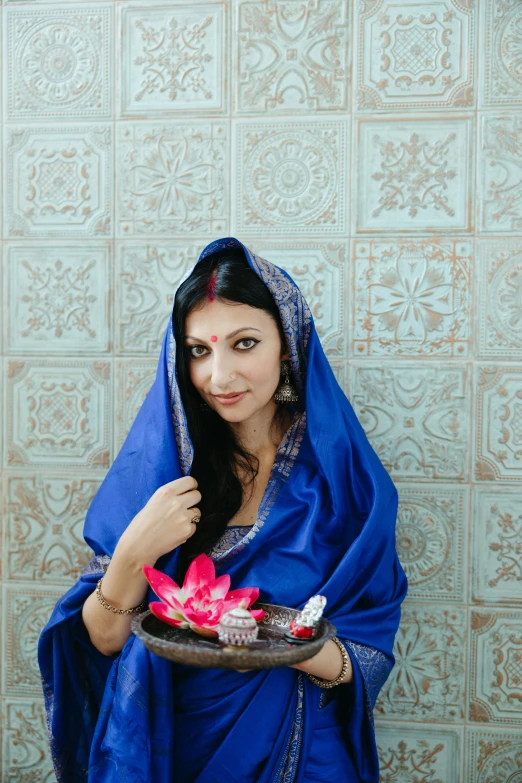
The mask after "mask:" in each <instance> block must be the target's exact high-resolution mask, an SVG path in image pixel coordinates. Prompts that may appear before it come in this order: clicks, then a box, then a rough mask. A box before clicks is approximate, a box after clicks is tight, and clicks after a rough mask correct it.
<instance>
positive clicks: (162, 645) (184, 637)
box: [131, 603, 336, 669]
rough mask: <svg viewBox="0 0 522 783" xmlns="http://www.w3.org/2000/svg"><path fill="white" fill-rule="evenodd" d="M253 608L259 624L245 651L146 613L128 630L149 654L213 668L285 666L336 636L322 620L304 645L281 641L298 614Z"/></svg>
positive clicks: (268, 606)
mask: <svg viewBox="0 0 522 783" xmlns="http://www.w3.org/2000/svg"><path fill="white" fill-rule="evenodd" d="M251 608H253V609H264V610H265V612H266V615H265V617H264V618H263V619H262V620H260V621H259V623H258V627H259V635H258V640H260V641H261V644H260V645H258V646H256V644H257V643H256V642H254V643H253V644H252V645H250V646H249V647H248V648H247V649H245V648H242V649H234V648H232V649H231V648H230V647H225V646H224V645H222V644H221V642H220V641H219V640H218V639H217V637H212V638H210V637H208V636H199V635H198V634H197V633H195V632H194V631H190V630H183V629H180V628H174V626H172V625H169V624H168V623H165V622H163V621H162V620H159V619H158V618H157V617H155V616H154V615H153V614H152V612H151V611H150V609H149V610H147V611H146V612H143V613H142V614H139V615H137V616H136V617H135V618H134V619H133V621H132V624H131V630H132V632H133V633H134V634H136V636H138V637H139V638H140V639H141V640H142V642H143V643H144V645H145V647H147V648H148V649H149V650H150V651H151V652H153V653H156V655H160V656H161V657H162V658H168V659H169V660H170V661H174V662H175V663H184V664H188V665H190V666H200V667H203V668H217V669H271V668H274V667H276V666H289V665H291V664H293V663H300V662H301V661H305V660H307V659H308V658H312V657H313V656H314V655H317V653H318V652H319V650H321V648H322V647H323V645H324V644H325V642H327V641H328V639H331V638H332V637H334V636H335V634H336V628H335V626H334V625H333V624H332V623H331V622H330V621H329V620H326V619H325V618H324V617H323V618H321V620H320V621H319V625H318V627H317V634H316V636H315V638H314V639H311V640H310V641H309V642H306V643H305V644H291V643H290V642H288V641H287V640H286V639H285V638H284V635H285V632H286V631H287V630H288V626H289V624H290V621H291V620H293V619H294V618H295V617H297V615H298V614H299V610H298V609H290V608H288V607H286V606H278V605H277V604H264V603H257V604H255V606H253V607H251Z"/></svg>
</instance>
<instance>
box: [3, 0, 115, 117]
mask: <svg viewBox="0 0 522 783" xmlns="http://www.w3.org/2000/svg"><path fill="white" fill-rule="evenodd" d="M112 12H113V9H112V4H111V5H105V4H99V5H98V4H97V5H91V6H86V5H82V6H81V7H79V8H74V7H73V6H72V5H68V6H66V7H65V8H64V7H63V5H60V4H52V3H51V4H49V3H48V4H47V5H46V7H45V9H44V8H38V9H37V10H35V9H33V8H20V9H18V8H16V9H15V8H13V9H10V8H9V9H7V10H6V14H5V18H4V31H5V43H4V46H5V49H4V51H5V53H6V55H4V56H6V57H7V60H6V67H5V69H4V73H5V92H4V94H5V96H6V102H7V105H6V112H5V116H6V118H8V119H19V118H23V117H26V118H27V119H29V120H34V119H37V118H42V119H49V120H55V121H56V120H58V119H60V118H71V119H74V120H77V119H79V118H80V117H83V118H85V119H110V118H111V117H112V94H113V74H112V70H113V69H112V52H111V51H110V47H111V46H112V43H113V30H112V25H113V21H112Z"/></svg>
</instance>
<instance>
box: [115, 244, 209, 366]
mask: <svg viewBox="0 0 522 783" xmlns="http://www.w3.org/2000/svg"><path fill="white" fill-rule="evenodd" d="M206 244H207V243H206V242H205V241H203V240H192V239H189V238H187V239H186V240H184V241H182V240H169V242H168V244H156V243H150V244H147V245H144V244H139V243H137V242H132V243H122V244H119V245H118V249H117V254H116V297H115V307H116V350H117V351H118V352H119V353H146V354H148V355H149V356H153V355H154V356H158V358H159V353H160V349H161V344H162V342H163V337H164V335H165V331H166V329H167V326H168V324H169V319H170V316H171V314H172V307H173V305H174V291H175V289H176V287H177V285H178V283H179V282H180V280H181V279H182V278H183V276H184V275H185V273H186V272H187V271H188V270H189V269H192V267H193V266H194V264H195V263H196V261H197V260H198V258H199V254H200V253H201V251H202V250H203V248H204V247H205V245H206Z"/></svg>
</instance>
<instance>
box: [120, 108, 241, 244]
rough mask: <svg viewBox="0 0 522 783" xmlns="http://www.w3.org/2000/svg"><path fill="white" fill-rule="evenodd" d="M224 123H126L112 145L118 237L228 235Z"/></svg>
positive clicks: (225, 131)
mask: <svg viewBox="0 0 522 783" xmlns="http://www.w3.org/2000/svg"><path fill="white" fill-rule="evenodd" d="M227 136H228V131H227V124H226V123H225V124H219V123H212V122H205V123H196V122H193V123H191V124H190V125H188V124H175V123H168V124H165V125H161V126H160V125H151V124H149V123H145V124H143V123H139V124H137V123H136V124H135V123H125V124H124V125H122V126H121V127H120V128H119V137H118V144H117V154H116V157H117V176H118V180H119V181H118V193H119V194H120V195H119V201H118V212H119V214H118V229H119V232H120V235H121V236H127V235H128V236H131V235H132V236H134V235H140V234H142V235H151V234H158V235H162V234H167V235H169V237H170V235H172V234H178V235H182V236H185V235H187V234H188V235H190V234H196V233H200V234H203V235H207V234H211V235H214V234H216V235H217V236H226V235H227V230H228V229H227V226H228V164H227V155H228V153H227V147H228V144H227Z"/></svg>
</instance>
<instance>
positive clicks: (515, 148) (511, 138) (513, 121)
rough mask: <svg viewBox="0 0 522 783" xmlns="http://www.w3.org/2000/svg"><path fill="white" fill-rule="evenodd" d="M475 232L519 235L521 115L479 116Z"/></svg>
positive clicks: (521, 226)
mask: <svg viewBox="0 0 522 783" xmlns="http://www.w3.org/2000/svg"><path fill="white" fill-rule="evenodd" d="M479 122H480V125H479V128H480V140H479V147H478V170H479V176H480V179H479V181H480V188H479V193H478V208H479V228H480V231H481V232H482V233H484V234H486V233H490V234H516V235H517V236H520V233H521V232H522V113H520V112H518V113H514V112H509V113H507V114H505V115H504V116H499V117H495V116H492V115H491V114H483V115H481V116H479Z"/></svg>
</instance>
